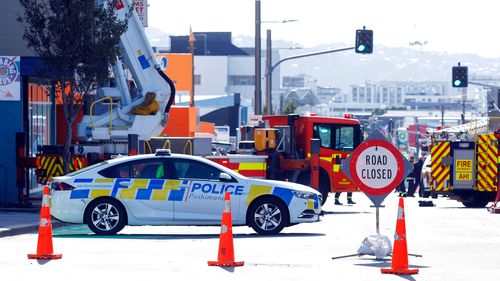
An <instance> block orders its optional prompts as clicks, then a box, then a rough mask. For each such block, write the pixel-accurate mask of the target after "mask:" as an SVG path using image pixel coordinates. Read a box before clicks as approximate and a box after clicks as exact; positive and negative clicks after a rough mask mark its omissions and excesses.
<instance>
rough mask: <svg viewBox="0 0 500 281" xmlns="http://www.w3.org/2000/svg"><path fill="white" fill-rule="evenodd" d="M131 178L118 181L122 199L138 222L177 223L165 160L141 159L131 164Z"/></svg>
mask: <svg viewBox="0 0 500 281" xmlns="http://www.w3.org/2000/svg"><path fill="white" fill-rule="evenodd" d="M128 163H129V165H130V166H129V168H130V171H131V175H130V178H118V179H117V184H118V185H120V186H122V188H121V190H120V191H119V194H120V199H122V200H123V202H124V204H125V205H126V206H127V207H128V208H129V210H130V211H131V212H132V214H133V216H134V217H136V218H137V219H141V220H147V221H149V222H150V223H151V224H154V223H155V222H158V223H160V222H165V221H167V222H168V221H172V220H173V219H174V212H173V201H171V200H169V191H170V190H171V183H170V181H168V180H167V178H168V169H166V160H165V159H164V158H158V159H142V160H135V161H131V162H128Z"/></svg>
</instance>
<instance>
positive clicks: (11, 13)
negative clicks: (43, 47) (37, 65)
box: [0, 0, 33, 56]
mask: <svg viewBox="0 0 500 281" xmlns="http://www.w3.org/2000/svg"><path fill="white" fill-rule="evenodd" d="M0 7H2V8H1V9H0V55H4V56H14V55H15V56H33V52H32V51H31V50H29V49H28V48H26V44H25V42H24V40H23V34H24V28H23V26H22V25H21V23H19V22H17V20H16V19H17V17H18V15H23V13H24V12H23V8H22V6H21V4H20V3H19V1H17V0H0Z"/></svg>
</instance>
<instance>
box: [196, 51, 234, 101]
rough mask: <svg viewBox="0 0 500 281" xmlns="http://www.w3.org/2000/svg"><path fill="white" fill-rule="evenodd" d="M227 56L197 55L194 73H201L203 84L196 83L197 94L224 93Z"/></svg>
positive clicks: (226, 75)
mask: <svg viewBox="0 0 500 281" xmlns="http://www.w3.org/2000/svg"><path fill="white" fill-rule="evenodd" d="M227 60H228V57H227V56H195V57H194V65H195V69H194V73H195V75H201V84H200V85H195V91H194V94H195V95H224V94H225V92H226V85H227V77H228V67H227Z"/></svg>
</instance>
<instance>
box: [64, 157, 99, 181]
mask: <svg viewBox="0 0 500 281" xmlns="http://www.w3.org/2000/svg"><path fill="white" fill-rule="evenodd" d="M108 163H109V162H108V161H104V162H100V163H97V164H94V165H90V166H88V167H85V168H83V169H80V170H76V171H74V172H71V173H69V174H67V175H66V176H69V177H72V176H76V175H79V174H81V173H83V172H86V171H89V170H92V169H95V168H97V167H100V166H102V165H106V164H108Z"/></svg>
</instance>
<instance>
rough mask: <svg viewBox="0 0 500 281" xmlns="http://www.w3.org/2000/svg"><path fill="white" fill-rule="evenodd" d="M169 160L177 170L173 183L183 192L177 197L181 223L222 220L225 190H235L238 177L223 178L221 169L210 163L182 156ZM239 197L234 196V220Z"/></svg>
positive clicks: (216, 222)
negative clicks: (222, 179) (226, 179)
mask: <svg viewBox="0 0 500 281" xmlns="http://www.w3.org/2000/svg"><path fill="white" fill-rule="evenodd" d="M169 160H170V161H171V165H172V169H171V170H172V171H173V172H174V173H175V175H173V176H174V179H173V183H174V186H175V185H177V190H178V191H177V192H178V194H179V196H178V197H177V198H176V200H174V221H176V223H180V224H184V223H186V224H189V223H196V224H219V223H220V220H221V215H222V210H223V208H224V192H225V191H226V190H228V191H233V190H235V186H236V184H237V182H236V180H235V179H233V180H230V181H221V180H220V178H219V176H220V174H221V171H220V170H219V169H218V168H216V167H213V166H212V165H209V164H207V163H203V162H200V161H195V160H191V159H180V158H177V159H175V158H170V159H169ZM233 192H234V191H233ZM239 197H240V196H232V197H231V210H232V213H233V220H235V219H236V216H237V214H238V210H239V205H240V204H239Z"/></svg>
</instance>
